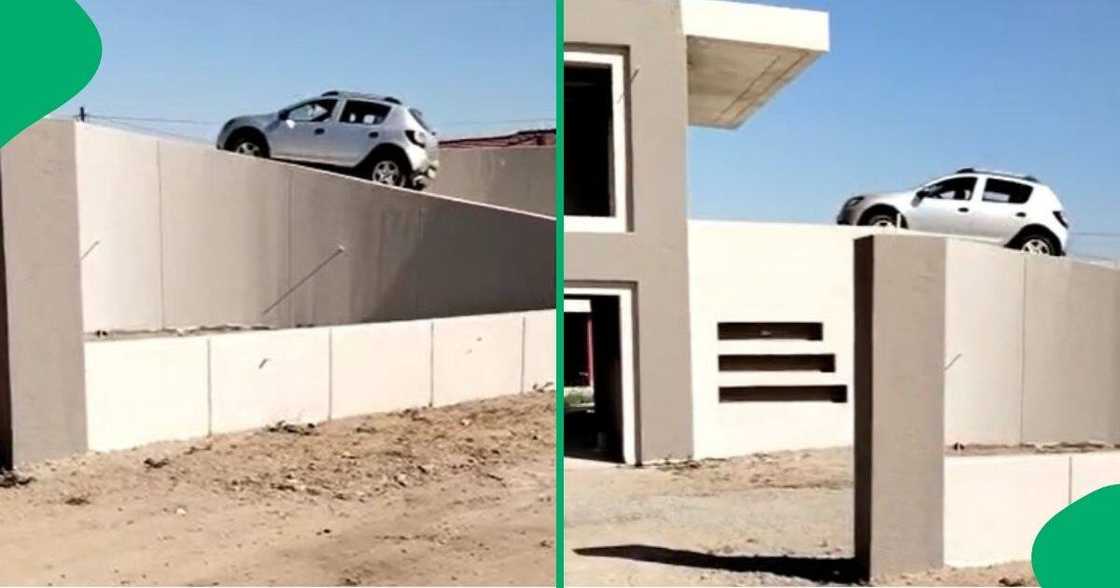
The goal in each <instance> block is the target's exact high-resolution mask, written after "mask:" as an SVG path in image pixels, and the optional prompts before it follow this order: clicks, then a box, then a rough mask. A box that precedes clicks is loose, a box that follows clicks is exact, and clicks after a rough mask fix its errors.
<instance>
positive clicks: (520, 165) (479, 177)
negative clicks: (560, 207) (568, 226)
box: [431, 145, 556, 217]
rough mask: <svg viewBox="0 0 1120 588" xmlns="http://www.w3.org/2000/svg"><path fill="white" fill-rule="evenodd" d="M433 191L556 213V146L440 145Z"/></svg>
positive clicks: (520, 208)
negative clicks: (451, 146)
mask: <svg viewBox="0 0 1120 588" xmlns="http://www.w3.org/2000/svg"><path fill="white" fill-rule="evenodd" d="M431 191H433V192H436V193H438V194H454V195H455V196H458V197H460V198H465V199H467V200H471V201H473V202H485V203H486V204H493V205H495V206H502V207H506V208H513V209H516V210H525V211H528V212H535V213H537V214H543V215H547V216H552V217H555V216H556V148H555V147H553V146H551V145H548V146H531V147H474V148H462V149H441V150H440V152H439V175H438V176H436V181H435V182H434V183H433V184H432V187H431Z"/></svg>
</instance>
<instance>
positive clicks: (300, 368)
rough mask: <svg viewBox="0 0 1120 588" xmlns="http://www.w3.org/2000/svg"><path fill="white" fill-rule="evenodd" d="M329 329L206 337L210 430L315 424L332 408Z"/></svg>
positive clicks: (322, 419)
mask: <svg viewBox="0 0 1120 588" xmlns="http://www.w3.org/2000/svg"><path fill="white" fill-rule="evenodd" d="M329 356H330V333H329V329H292V330H284V331H274V332H262V333H237V334H229V335H220V336H215V337H211V338H210V398H211V430H212V432H214V433H228V432H232V431H244V430H248V429H254V428H257V427H262V426H265V425H267V424H269V423H274V422H276V421H280V420H283V421H287V422H301V423H314V422H319V421H324V420H326V419H327V415H328V413H329V406H330V360H329Z"/></svg>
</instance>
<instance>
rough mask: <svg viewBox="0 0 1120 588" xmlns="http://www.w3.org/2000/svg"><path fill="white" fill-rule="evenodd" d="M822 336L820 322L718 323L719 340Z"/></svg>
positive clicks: (800, 339) (809, 339)
mask: <svg viewBox="0 0 1120 588" xmlns="http://www.w3.org/2000/svg"><path fill="white" fill-rule="evenodd" d="M823 338H824V325H823V324H821V323H720V324H719V339H720V341H736V340H743V339H792V340H799V341H820V340H822V339H823Z"/></svg>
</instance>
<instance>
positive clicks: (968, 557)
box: [944, 455, 1070, 567]
mask: <svg viewBox="0 0 1120 588" xmlns="http://www.w3.org/2000/svg"><path fill="white" fill-rule="evenodd" d="M1069 460H1070V458H1069V456H1068V455H1010V456H981V457H947V458H946V459H945V519H944V530H945V534H944V541H945V563H946V564H947V565H951V566H958V567H963V566H982V565H989V564H995V563H1000V562H1008V561H1024V560H1029V559H1030V557H1031V546H1032V545H1033V543H1034V538H1035V535H1037V534H1038V531H1039V530H1040V529H1041V528H1042V526H1043V525H1045V524H1046V521H1048V520H1050V517H1051V516H1053V515H1054V514H1056V513H1057V512H1058V511H1060V510H1061V509H1063V508H1065V507H1066V505H1067V504H1069V490H1070V486H1069V481H1070V477H1069V467H1070V465H1069V464H1070V461H1069Z"/></svg>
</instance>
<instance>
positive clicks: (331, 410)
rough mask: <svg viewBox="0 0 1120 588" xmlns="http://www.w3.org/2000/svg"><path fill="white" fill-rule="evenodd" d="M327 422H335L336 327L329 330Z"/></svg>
mask: <svg viewBox="0 0 1120 588" xmlns="http://www.w3.org/2000/svg"><path fill="white" fill-rule="evenodd" d="M327 420H328V421H332V420H334V327H331V328H328V329H327Z"/></svg>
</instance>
